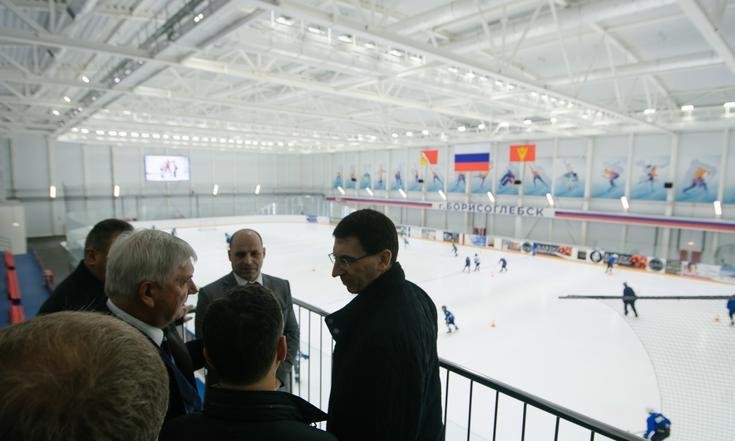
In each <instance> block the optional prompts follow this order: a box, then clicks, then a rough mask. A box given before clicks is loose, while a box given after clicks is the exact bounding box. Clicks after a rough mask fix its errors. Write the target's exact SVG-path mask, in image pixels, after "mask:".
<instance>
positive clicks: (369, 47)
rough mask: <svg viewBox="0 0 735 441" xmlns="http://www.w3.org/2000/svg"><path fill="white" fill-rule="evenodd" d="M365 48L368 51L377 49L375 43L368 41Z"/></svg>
mask: <svg viewBox="0 0 735 441" xmlns="http://www.w3.org/2000/svg"><path fill="white" fill-rule="evenodd" d="M365 47H366V48H368V49H375V43H373V42H372V41H368V42H367V43H365Z"/></svg>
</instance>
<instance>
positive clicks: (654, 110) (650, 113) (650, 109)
mask: <svg viewBox="0 0 735 441" xmlns="http://www.w3.org/2000/svg"><path fill="white" fill-rule="evenodd" d="M654 113H656V109H654V108H648V109H645V110H644V111H643V114H644V115H653V114H654Z"/></svg>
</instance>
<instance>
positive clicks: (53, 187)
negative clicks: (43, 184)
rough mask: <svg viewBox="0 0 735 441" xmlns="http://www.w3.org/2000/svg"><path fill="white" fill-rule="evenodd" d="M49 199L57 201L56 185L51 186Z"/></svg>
mask: <svg viewBox="0 0 735 441" xmlns="http://www.w3.org/2000/svg"><path fill="white" fill-rule="evenodd" d="M48 197H50V198H51V199H56V186H55V185H49V187H48Z"/></svg>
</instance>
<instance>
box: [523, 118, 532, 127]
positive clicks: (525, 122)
mask: <svg viewBox="0 0 735 441" xmlns="http://www.w3.org/2000/svg"><path fill="white" fill-rule="evenodd" d="M523 124H525V125H527V126H530V125H531V124H533V121H531V120H530V119H524V120H523Z"/></svg>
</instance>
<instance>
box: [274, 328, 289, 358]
mask: <svg viewBox="0 0 735 441" xmlns="http://www.w3.org/2000/svg"><path fill="white" fill-rule="evenodd" d="M287 353H288V343H286V336H285V335H282V336H280V337H278V347H276V361H277V362H279V363H280V362H282V361H283V360H285V359H286V354H287Z"/></svg>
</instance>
